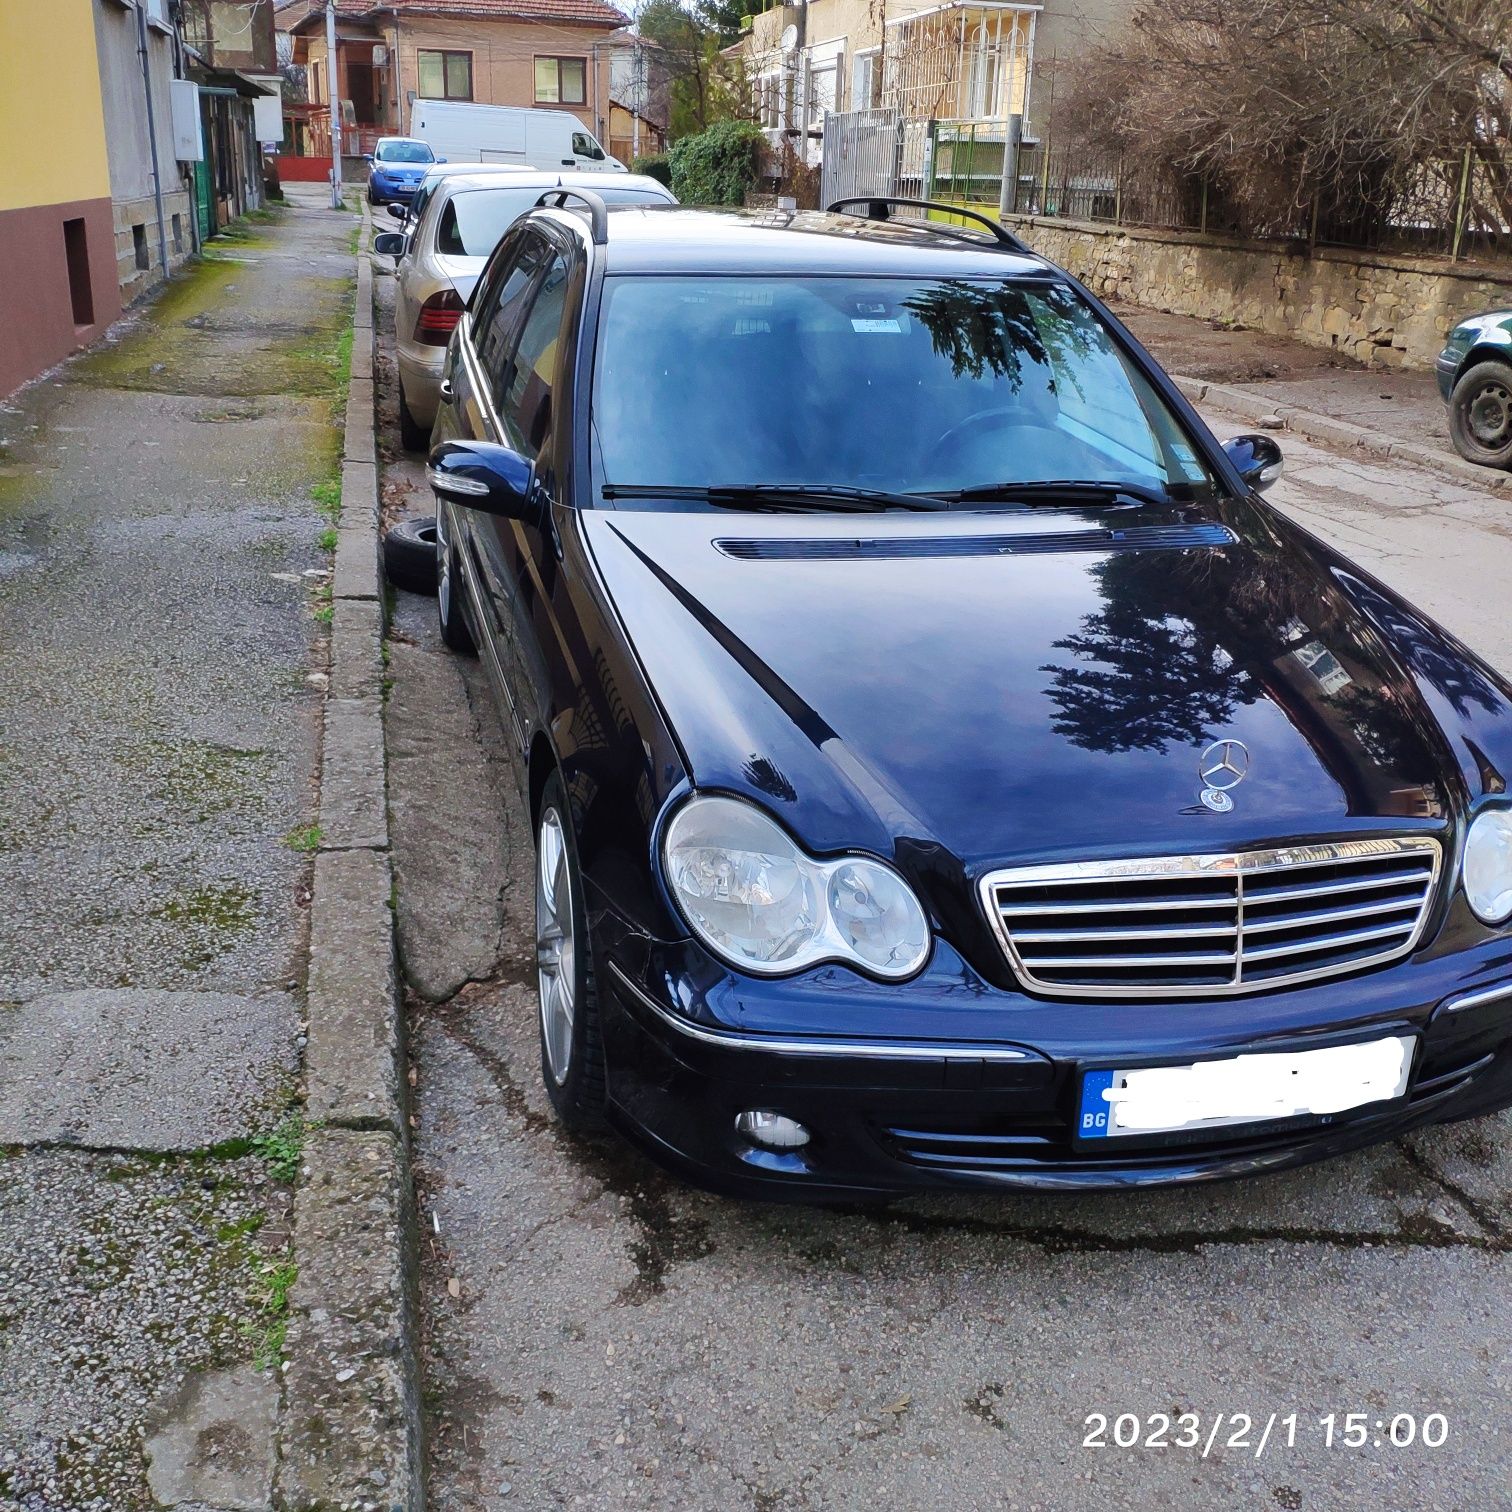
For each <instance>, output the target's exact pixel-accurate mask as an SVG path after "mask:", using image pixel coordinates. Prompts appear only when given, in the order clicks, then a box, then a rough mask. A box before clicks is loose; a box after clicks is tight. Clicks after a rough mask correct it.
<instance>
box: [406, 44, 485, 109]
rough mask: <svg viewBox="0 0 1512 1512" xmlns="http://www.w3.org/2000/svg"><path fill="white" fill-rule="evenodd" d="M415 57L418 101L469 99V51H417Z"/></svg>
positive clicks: (470, 77)
mask: <svg viewBox="0 0 1512 1512" xmlns="http://www.w3.org/2000/svg"><path fill="white" fill-rule="evenodd" d="M418 58H419V64H418V67H419V72H420V97H421V99H424V100H470V99H472V97H473V78H472V63H473V55H472V54H471V53H470V52H436V51H431V50H429V49H427V48H421V49H420V52H419V54H418Z"/></svg>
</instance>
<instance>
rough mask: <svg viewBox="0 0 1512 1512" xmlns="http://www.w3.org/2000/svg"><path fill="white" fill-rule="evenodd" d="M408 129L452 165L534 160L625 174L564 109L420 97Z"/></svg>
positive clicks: (544, 164)
mask: <svg viewBox="0 0 1512 1512" xmlns="http://www.w3.org/2000/svg"><path fill="white" fill-rule="evenodd" d="M410 132H411V134H412V135H413V136H415V137H416V138H418V139H419V140H420V141H422V142H429V143H430V145H431V148H432V150H433V151H434V152H435V154H436V156H437V157H444V158H446V159H448V160H449V161H451V162H453V163H460V162H462V161H464V160H466V159H474V160H476V161H477V162H480V163H534V164H535V165H536V167H537V168H574V169H576V170H577V171H578V172H580V173H624V172H625V171H626V169H625V165H624V164H623V163H622V162H620V160H619V159H618V158H614V157H610V156H609V154H608V153H607V152H605V151H604V149H603V148H602V147H601V146H599V144H598V139H597V138H596V137H595V136H594V135H593V133H592V132H591V131H589V130H588V128H587V127H586V126H584V125H583V123H582V122H581V121H580V120H578V118H577V117H576V116H575V115H573V114H572V113H571V112H570V111H566V110H530V109H528V108H525V107H522V106H514V105H470V104H463V103H459V102H458V101H455V100H416V101H415V103H414V105H413V106H412V107H411V109H410Z"/></svg>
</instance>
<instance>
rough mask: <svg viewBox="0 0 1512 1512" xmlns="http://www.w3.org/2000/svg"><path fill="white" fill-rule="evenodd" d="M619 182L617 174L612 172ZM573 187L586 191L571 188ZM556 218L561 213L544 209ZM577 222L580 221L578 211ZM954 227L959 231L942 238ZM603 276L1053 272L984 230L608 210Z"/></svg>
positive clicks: (737, 213) (757, 214) (813, 213)
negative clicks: (997, 241)
mask: <svg viewBox="0 0 1512 1512" xmlns="http://www.w3.org/2000/svg"><path fill="white" fill-rule="evenodd" d="M616 179H617V181H618V182H621V183H622V182H624V180H623V178H621V177H620V176H619V175H616ZM571 187H573V188H583V187H591V185H589V186H584V185H581V184H574V185H572V186H571ZM547 213H557V214H560V213H562V212H547ZM575 219H576V220H577V221H578V223H579V224H581V222H582V216H581V214H579V215H577V216H576V217H575ZM947 230H949V231H955V232H958V233H959V234H956V235H950V234H945V233H946V232H947ZM604 252H605V254H606V261H605V271H606V272H607V273H611V274H613V273H778V272H780V273H858V274H862V273H905V274H917V275H919V276H920V277H938V276H940V275H941V274H949V275H955V276H958V277H959V276H969V275H972V274H979V275H988V276H992V277H997V278H1003V277H1008V278H1013V277H1022V276H1025V275H1031V276H1032V275H1036V274H1037V275H1040V276H1042V277H1043V276H1045V275H1046V274H1054V273H1058V271H1059V270H1057V269H1055V268H1054V267H1053V266H1052V265H1051V264H1049V263H1047V262H1046V261H1045V260H1044V259H1043V258H1041V257H1037V256H1036V255H1035V254H1034V253H1032V252H1027V251H1018V250H1015V249H1013V248H1011V247H1009V246H1007V245H1006V244H1000V243H995V242H994V241H992V240H991V238H990V237H989V236H988V235H987V234H985V233H977V232H974V231H971V230H965V229H962V228H960V227H949V228H947V227H946V226H945V225H944V223H943V222H931V223H929V225H928V228H926V226H925V225H924V224H921V223H919V222H918V221H909V220H890V221H881V220H868V219H865V218H863V217H862V216H859V215H831V214H828V213H826V212H823V211H818V210H742V209H731V210H718V209H714V210H706V209H688V208H684V207H682V206H671V205H668V206H661V205H649V206H640V205H611V206H610V207H609V223H608V241H607V245H606V246H605V248H604Z"/></svg>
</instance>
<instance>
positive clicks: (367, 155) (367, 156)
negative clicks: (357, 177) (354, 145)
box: [362, 152, 373, 168]
mask: <svg viewBox="0 0 1512 1512" xmlns="http://www.w3.org/2000/svg"><path fill="white" fill-rule="evenodd" d="M362 161H363V162H364V163H366V164H367V165H368V167H369V168H371V167H372V166H373V154H372V153H371V152H364V153H363V154H362Z"/></svg>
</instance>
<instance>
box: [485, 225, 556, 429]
mask: <svg viewBox="0 0 1512 1512" xmlns="http://www.w3.org/2000/svg"><path fill="white" fill-rule="evenodd" d="M566 307H567V259H566V258H565V257H563V256H561V255H560V254H558V255H556V256H555V257H553V259H552V262H551V266H550V267H549V268H547V270H546V276H545V277H544V278H543V279H542V280H541V282H540V283H539V284H538V285H537V288H536V295H535V302H534V303H533V304H532V305H531V307H530V313H529V314H528V315H527V316H526V317H525V325H524V328H523V329H522V330H521V332H520V341H519V345H518V346H517V347H516V348H515V353H514V358H513V361H512V362H511V363H510V364H509V367H508V369H507V370H506V377H507V380H508V381H507V383H506V384H505V387H504V395H503V399H502V400H501V402H500V404H499V413H500V416H501V417H502V419H503V421H504V429H505V431H506V432H507V433H508V436H509V439H510V443H511V444H512V445H513V447H514V448H515V450H516V451H518V452H520V453H521V454H522V455H523V456H526V457H536V456H539V455H540V452H541V449H542V447H543V446H544V445H545V443H546V437H547V436H548V435H549V434H550V432H551V391H552V386H553V384H554V382H555V380H556V359H557V351H558V348H559V345H560V338H561V330H562V315H563V312H564V311H565V310H566Z"/></svg>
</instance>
